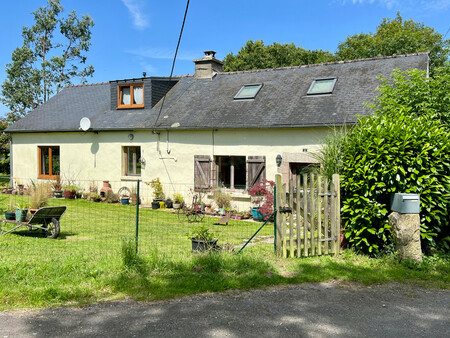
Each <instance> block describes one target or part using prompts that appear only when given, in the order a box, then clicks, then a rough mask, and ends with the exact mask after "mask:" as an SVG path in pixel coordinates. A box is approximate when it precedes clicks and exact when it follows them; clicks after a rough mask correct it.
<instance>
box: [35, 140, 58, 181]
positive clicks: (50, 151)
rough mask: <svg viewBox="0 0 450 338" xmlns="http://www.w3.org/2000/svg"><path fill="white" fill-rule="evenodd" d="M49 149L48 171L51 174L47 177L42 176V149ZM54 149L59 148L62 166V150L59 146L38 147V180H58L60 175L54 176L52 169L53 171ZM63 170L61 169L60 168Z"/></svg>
mask: <svg viewBox="0 0 450 338" xmlns="http://www.w3.org/2000/svg"><path fill="white" fill-rule="evenodd" d="M44 148H45V149H48V156H49V159H48V171H49V174H48V175H45V174H42V171H41V170H42V149H44ZM52 148H58V150H59V163H60V166H61V148H60V147H59V146H38V178H40V179H51V180H54V179H56V178H58V177H59V176H60V175H53V173H52V169H53V163H52V162H53V154H52ZM60 170H61V168H60Z"/></svg>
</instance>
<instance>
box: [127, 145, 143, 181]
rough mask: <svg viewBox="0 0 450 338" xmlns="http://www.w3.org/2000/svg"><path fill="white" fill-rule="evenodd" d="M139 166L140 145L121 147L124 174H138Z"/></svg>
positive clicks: (140, 164) (139, 173) (140, 165)
mask: <svg viewBox="0 0 450 338" xmlns="http://www.w3.org/2000/svg"><path fill="white" fill-rule="evenodd" d="M141 167H142V163H141V147H123V169H124V170H123V171H124V175H125V176H140V175H141Z"/></svg>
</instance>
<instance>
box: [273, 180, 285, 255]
mask: <svg viewBox="0 0 450 338" xmlns="http://www.w3.org/2000/svg"><path fill="white" fill-rule="evenodd" d="M275 191H276V193H275V206H276V209H275V211H276V214H275V224H276V228H275V231H276V236H275V239H274V242H275V243H276V244H275V247H276V252H277V255H278V256H281V251H282V246H281V240H282V236H283V234H282V227H283V224H282V221H281V213H280V206H281V193H282V191H283V189H282V183H281V174H276V175H275Z"/></svg>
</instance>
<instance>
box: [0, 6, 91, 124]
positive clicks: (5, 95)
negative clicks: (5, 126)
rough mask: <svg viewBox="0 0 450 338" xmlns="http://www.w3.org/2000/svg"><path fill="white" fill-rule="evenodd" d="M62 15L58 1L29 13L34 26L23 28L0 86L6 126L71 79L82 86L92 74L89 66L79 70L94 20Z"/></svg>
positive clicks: (72, 14) (84, 57)
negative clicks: (4, 106)
mask: <svg viewBox="0 0 450 338" xmlns="http://www.w3.org/2000/svg"><path fill="white" fill-rule="evenodd" d="M63 11H64V8H63V6H62V5H61V4H60V0H48V3H47V6H45V7H39V8H38V9H37V10H36V11H35V12H33V13H32V14H33V15H34V25H33V26H31V27H23V31H22V37H23V45H22V46H21V47H18V48H16V49H15V50H14V51H13V53H12V62H11V63H9V64H7V65H6V74H7V78H6V80H5V81H4V83H3V84H2V98H1V100H2V102H3V103H4V104H5V105H6V106H7V107H8V108H9V109H10V110H11V113H9V114H8V121H9V122H14V121H16V120H18V119H19V118H21V117H23V116H25V115H26V114H27V113H28V112H29V111H30V110H32V109H34V108H36V107H37V106H38V105H40V104H41V103H43V102H46V101H47V100H48V99H49V98H50V96H51V95H52V94H53V93H55V92H56V93H58V92H59V91H60V90H61V89H62V88H63V87H64V86H67V85H70V84H71V83H72V82H71V80H72V79H73V78H77V77H78V78H80V79H81V81H82V82H85V81H86V77H88V76H92V74H93V72H94V68H93V67H92V66H91V65H89V66H85V67H81V68H79V67H80V65H84V64H85V63H86V56H85V54H84V53H85V52H87V51H88V50H89V47H90V45H91V43H90V39H91V28H92V27H93V26H94V22H93V20H92V19H91V18H90V16H89V15H83V16H82V17H81V19H80V18H78V16H77V14H76V12H75V11H74V10H73V11H71V12H70V13H69V15H68V16H67V17H66V18H62V17H60V15H61V13H62V12H63ZM57 33H58V34H57Z"/></svg>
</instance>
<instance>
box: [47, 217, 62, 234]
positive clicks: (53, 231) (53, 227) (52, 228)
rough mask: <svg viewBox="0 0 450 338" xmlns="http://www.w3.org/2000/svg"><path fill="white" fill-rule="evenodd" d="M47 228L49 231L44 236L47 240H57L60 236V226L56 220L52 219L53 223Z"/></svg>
mask: <svg viewBox="0 0 450 338" xmlns="http://www.w3.org/2000/svg"><path fill="white" fill-rule="evenodd" d="M46 228H47V230H46V231H45V233H44V234H45V236H46V237H47V238H57V237H58V236H59V231H60V226H59V221H58V220H57V219H56V218H52V220H51V222H49V223H47V224H46Z"/></svg>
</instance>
